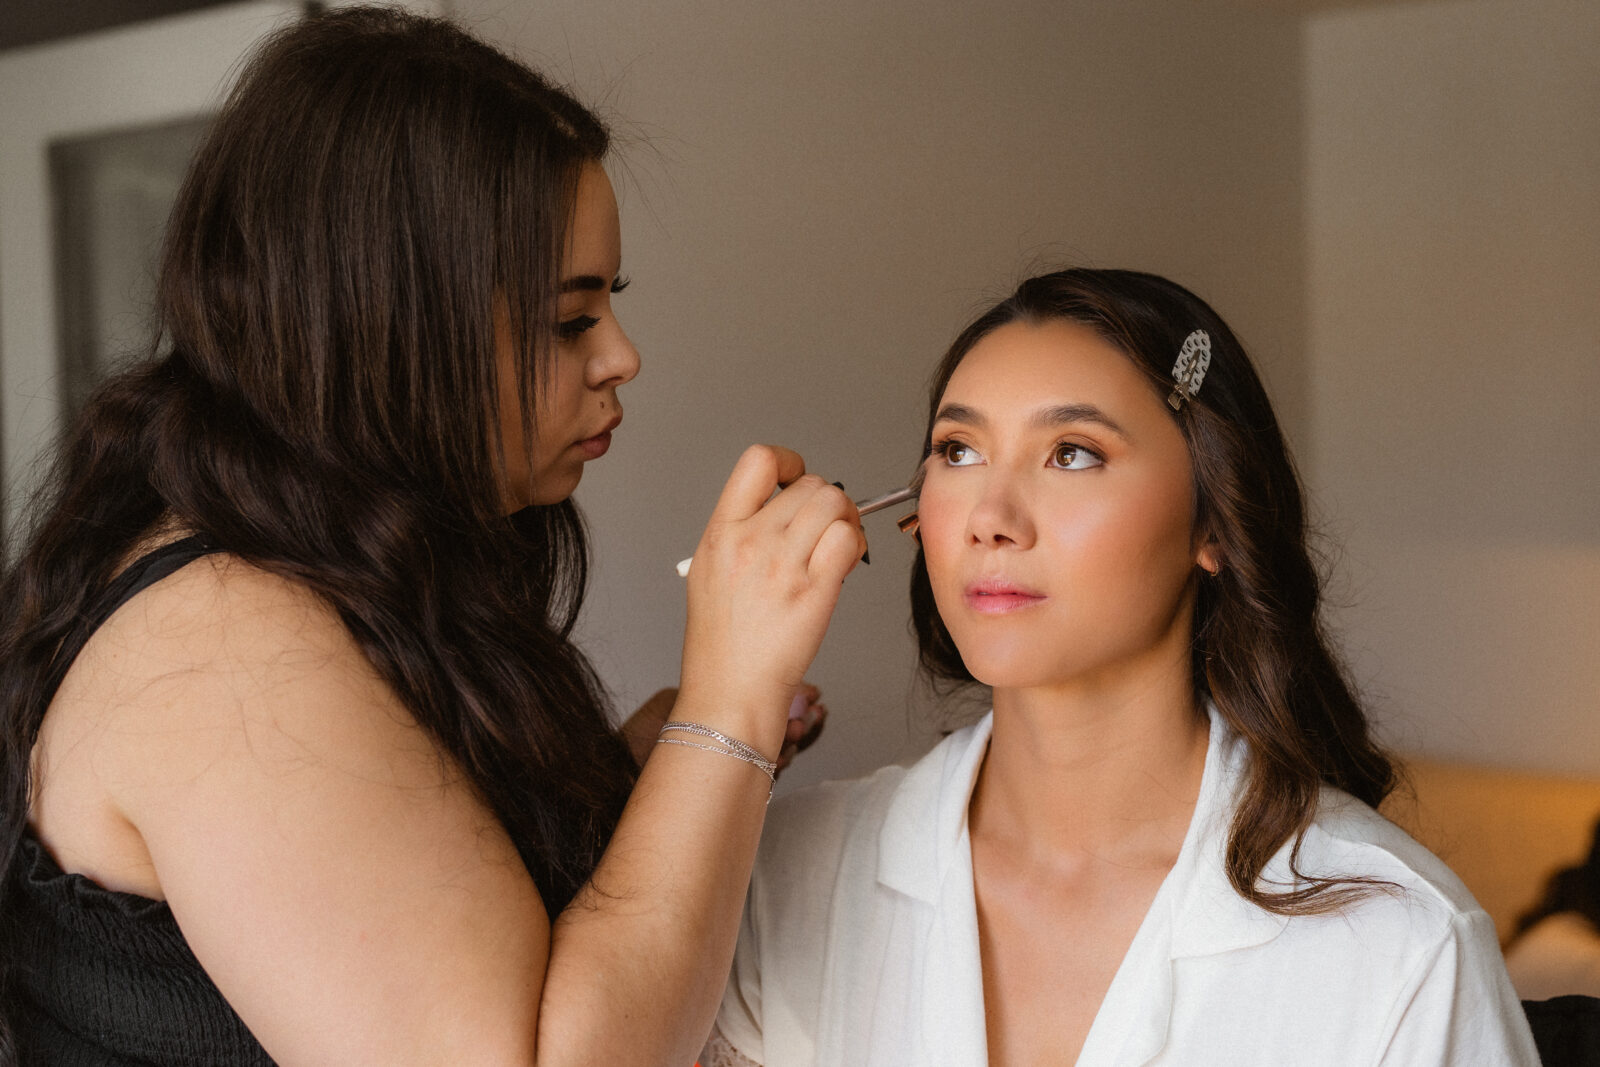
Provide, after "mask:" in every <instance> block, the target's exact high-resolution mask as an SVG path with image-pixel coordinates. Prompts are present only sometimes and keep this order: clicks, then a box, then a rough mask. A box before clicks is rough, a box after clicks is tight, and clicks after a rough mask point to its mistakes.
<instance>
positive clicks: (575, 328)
mask: <svg viewBox="0 0 1600 1067" xmlns="http://www.w3.org/2000/svg"><path fill="white" fill-rule="evenodd" d="M598 325H600V320H599V319H597V318H595V317H594V316H593V315H579V316H578V317H577V318H574V319H567V320H566V321H565V322H561V323H558V324H557V325H556V336H557V337H559V338H560V339H561V340H563V341H570V340H572V339H573V338H575V337H577V336H579V335H580V334H584V333H587V332H588V331H590V330H592V329H594V328H595V327H596V326H598Z"/></svg>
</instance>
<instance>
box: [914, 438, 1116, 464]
mask: <svg viewBox="0 0 1600 1067" xmlns="http://www.w3.org/2000/svg"><path fill="white" fill-rule="evenodd" d="M928 455H929V456H930V457H934V458H937V459H941V460H943V461H944V464H945V466H947V467H974V466H977V465H978V464H980V463H982V462H983V456H981V455H979V453H978V450H977V449H975V448H973V447H972V446H971V445H969V444H967V443H966V442H964V441H957V440H955V439H953V438H947V439H945V440H943V441H936V442H934V444H933V446H932V447H931V448H930V449H929V450H928ZM1103 463H1105V457H1104V456H1102V455H1100V453H1098V452H1096V451H1095V450H1094V449H1092V448H1089V447H1088V446H1086V445H1079V444H1073V443H1072V442H1070V441H1062V442H1058V443H1057V444H1056V445H1055V446H1053V447H1052V448H1051V449H1050V460H1049V462H1048V463H1047V464H1046V465H1047V466H1050V467H1055V468H1056V469H1058V470H1068V471H1082V470H1089V469H1091V468H1093V467H1098V466H1100V465H1101V464H1103Z"/></svg>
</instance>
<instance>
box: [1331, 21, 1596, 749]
mask: <svg viewBox="0 0 1600 1067" xmlns="http://www.w3.org/2000/svg"><path fill="white" fill-rule="evenodd" d="M1306 40H1307V87H1308V88H1307V100H1306V104H1307V115H1308V122H1307V129H1308V150H1309V155H1308V159H1309V165H1308V183H1307V188H1308V194H1309V199H1308V203H1309V213H1308V216H1309V218H1308V240H1309V248H1310V268H1309V274H1308V278H1307V282H1308V286H1309V294H1310V320H1309V321H1310V354H1311V363H1310V396H1311V409H1310V415H1311V418H1310V427H1311V440H1312V442H1313V445H1314V448H1313V454H1312V462H1311V466H1310V471H1311V475H1312V477H1311V481H1312V484H1313V488H1314V490H1315V491H1316V497H1317V502H1318V504H1319V510H1320V512H1321V514H1322V517H1323V519H1324V522H1325V525H1326V527H1327V528H1328V529H1329V530H1330V532H1331V533H1332V534H1333V535H1334V537H1335V539H1336V540H1337V541H1339V542H1342V544H1343V546H1344V551H1343V556H1342V559H1341V570H1342V573H1343V574H1344V576H1345V579H1346V580H1345V582H1344V584H1343V586H1342V588H1341V589H1340V590H1339V591H1338V592H1339V594H1340V596H1341V598H1342V599H1343V600H1344V601H1345V606H1344V608H1343V610H1341V611H1340V612H1339V613H1338V615H1337V619H1338V628H1339V630H1340V632H1341V633H1342V634H1343V635H1344V636H1345V638H1346V640H1347V641H1348V642H1349V645H1350V649H1351V653H1352V657H1353V660H1354V663H1355V666H1356V668H1357V671H1358V673H1359V675H1360V676H1361V678H1362V680H1363V681H1364V683H1365V684H1366V686H1367V688H1368V691H1369V694H1370V695H1371V696H1372V697H1373V698H1374V701H1375V703H1376V704H1377V706H1378V707H1379V709H1380V714H1381V715H1382V716H1384V717H1385V718H1386V719H1387V720H1388V723H1389V725H1388V731H1389V735H1390V736H1391V737H1392V738H1393V739H1394V740H1395V741H1397V742H1398V743H1400V744H1401V745H1403V746H1405V747H1407V748H1411V749H1414V750H1420V751H1423V752H1426V753H1428V754H1430V755H1432V756H1435V757H1441V758H1451V759H1462V760H1468V761H1472V762H1477V763H1486V764H1493V765H1498V766H1503V767H1519V768H1527V769H1542V770H1546V771H1555V772H1563V773H1568V774H1583V775H1590V776H1600V407H1597V403H1600V180H1597V175H1600V7H1597V6H1596V5H1594V4H1593V3H1589V2H1572V0H1566V2H1562V0H1470V2H1466V0H1456V2H1447V3H1431V4H1420V5H1407V6H1402V7H1395V8H1392V9H1377V10H1362V11H1352V12H1346V13H1332V14H1325V15H1321V16H1317V17H1315V18H1313V19H1311V20H1309V21H1308V23H1307V37H1306Z"/></svg>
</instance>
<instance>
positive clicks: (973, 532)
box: [967, 472, 1034, 548]
mask: <svg viewBox="0 0 1600 1067" xmlns="http://www.w3.org/2000/svg"><path fill="white" fill-rule="evenodd" d="M967 539H968V541H969V542H970V543H971V544H974V545H981V546H989V547H993V548H1004V547H1015V548H1031V547H1033V541H1034V527H1033V519H1032V516H1031V515H1030V514H1029V512H1028V506H1027V498H1026V497H1025V496H1024V495H1023V493H1022V486H1021V485H1020V484H1018V482H1017V480H1016V479H1014V478H1010V477H1008V476H1007V475H1005V474H1004V473H1001V472H995V473H994V474H993V475H991V476H990V477H989V478H987V479H986V480H985V483H984V486H983V490H982V493H981V494H980V495H979V497H978V499H977V500H976V501H975V502H974V503H973V506H972V511H971V512H970V513H969V514H968V515H967Z"/></svg>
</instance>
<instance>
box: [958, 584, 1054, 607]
mask: <svg viewBox="0 0 1600 1067" xmlns="http://www.w3.org/2000/svg"><path fill="white" fill-rule="evenodd" d="M964 595H965V598H966V602H967V607H968V608H970V609H971V610H973V611H976V612H977V613H978V614H980V615H1006V614H1009V613H1011V612H1013V611H1021V610H1022V609H1024V608H1030V607H1032V606H1033V605H1035V604H1039V603H1042V602H1043V601H1044V600H1045V595H1044V594H1043V593H1038V592H1035V591H1034V590H1032V589H1029V588H1027V587H1026V586H1022V585H1018V584H1017V583H1016V582H1012V581H1008V580H1006V579H1004V578H981V579H979V580H978V581H976V582H973V583H971V584H970V585H968V586H967V588H966V590H965V594H964Z"/></svg>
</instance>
